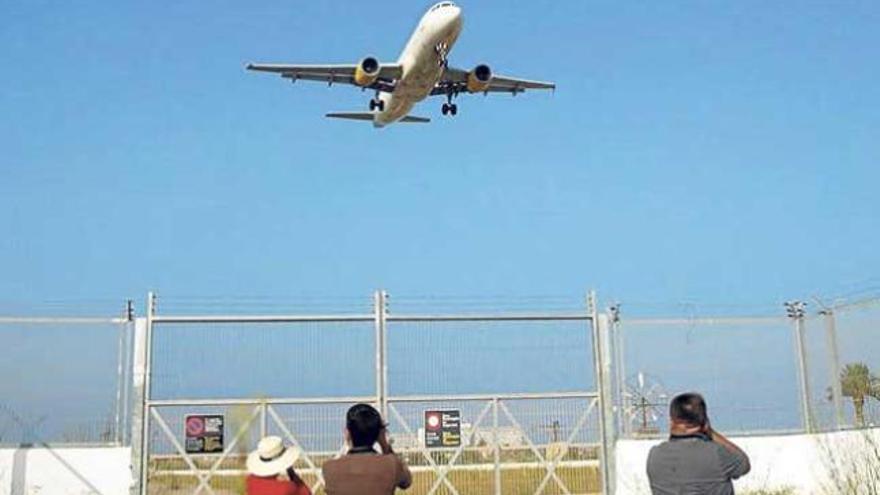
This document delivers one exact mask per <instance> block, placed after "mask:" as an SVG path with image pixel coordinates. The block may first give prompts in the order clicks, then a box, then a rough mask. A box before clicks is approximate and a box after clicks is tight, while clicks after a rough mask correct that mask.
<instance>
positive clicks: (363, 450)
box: [348, 446, 378, 454]
mask: <svg viewBox="0 0 880 495" xmlns="http://www.w3.org/2000/svg"><path fill="white" fill-rule="evenodd" d="M348 453H349V454H378V452H376V450H375V449H373V447H372V446H369V447H352V448H350V449H348Z"/></svg>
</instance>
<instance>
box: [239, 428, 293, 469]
mask: <svg viewBox="0 0 880 495" xmlns="http://www.w3.org/2000/svg"><path fill="white" fill-rule="evenodd" d="M297 459H299V449H297V448H296V447H285V446H284V442H282V441H281V437H275V436H272V437H265V438H263V439H262V440H260V443H258V444H257V450H255V451H253V452H251V453H250V454H249V455H248V458H247V470H248V472H249V473H250V474H253V475H254V476H262V477H265V476H275V475H278V474H281V473H283V472H284V471H286V470H287V468H289V467H291V466H293V464H294V463H295V462H296V460H297Z"/></svg>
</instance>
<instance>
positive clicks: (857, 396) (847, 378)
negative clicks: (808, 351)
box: [840, 363, 880, 428]
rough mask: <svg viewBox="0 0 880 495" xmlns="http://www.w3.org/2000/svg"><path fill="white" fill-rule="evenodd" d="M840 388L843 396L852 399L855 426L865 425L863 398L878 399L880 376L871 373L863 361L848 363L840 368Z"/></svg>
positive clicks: (879, 398) (879, 394)
mask: <svg viewBox="0 0 880 495" xmlns="http://www.w3.org/2000/svg"><path fill="white" fill-rule="evenodd" d="M840 389H841V393H842V394H843V396H844V397H849V398H851V399H852V402H853V408H854V409H855V412H856V427H857V428H862V427H864V426H865V399H866V398H868V397H873V398H874V399H877V400H880V378H877V376H875V375H872V374H871V371H870V370H869V369H868V365H866V364H865V363H850V364H847V365H846V366H844V367H843V369H842V370H840Z"/></svg>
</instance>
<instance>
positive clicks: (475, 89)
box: [467, 64, 492, 93]
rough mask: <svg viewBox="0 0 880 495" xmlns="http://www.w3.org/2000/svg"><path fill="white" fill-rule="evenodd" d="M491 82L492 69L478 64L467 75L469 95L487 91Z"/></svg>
mask: <svg viewBox="0 0 880 495" xmlns="http://www.w3.org/2000/svg"><path fill="white" fill-rule="evenodd" d="M491 82H492V69H490V68H489V66H488V65H486V64H480V65H478V66H476V67H474V70H472V71H470V72H469V73H468V78H467V89H468V91H470V92H471V93H481V92H483V91H486V90H487V89H489V84H490V83H491Z"/></svg>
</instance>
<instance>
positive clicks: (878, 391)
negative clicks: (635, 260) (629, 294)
mask: <svg viewBox="0 0 880 495" xmlns="http://www.w3.org/2000/svg"><path fill="white" fill-rule="evenodd" d="M612 309H614V315H613V319H614V324H613V325H612V326H613V332H612V335H613V338H612V341H613V345H612V347H613V353H614V358H615V359H614V376H615V380H614V399H613V400H614V403H615V411H616V420H617V429H618V432H619V436H620V437H622V438H656V437H660V436H662V435H664V434H665V432H666V424H667V422H668V417H667V414H668V413H667V409H668V402H669V399H671V398H672V397H673V396H674V395H676V394H678V393H681V392H685V391H699V392H701V393H703V394H704V396H705V397H706V399H707V403H708V405H709V408H710V416H711V418H712V421H713V426H714V427H716V428H718V429H719V430H721V431H724V432H725V433H731V434H737V435H772V434H787V433H812V432H820V431H832V430H839V429H848V428H854V427H863V426H876V425H877V424H880V407H878V406H880V382H878V381H877V380H876V375H877V372H878V371H880V299H867V300H864V301H859V302H855V303H837V304H831V305H825V304H822V303H821V302H820V301H814V302H811V304H810V305H809V306H808V305H807V303H803V302H798V301H792V302H790V303H786V304H785V305H782V306H780V307H779V310H778V314H777V315H771V316H766V315H765V316H753V317H738V316H736V317H731V316H720V317H719V316H689V317H683V318H650V319H648V318H628V317H626V316H625V315H621V314H620V312H619V311H617V309H616V308H612ZM859 365H864V367H865V368H866V369H867V371H868V374H867V375H866V378H864V379H863V378H860V375H858V370H859V368H858V366H859ZM865 368H862V369H863V370H864V369H865ZM871 377H874V378H873V379H872V378H871ZM860 390H861V391H860ZM856 404H859V405H858V406H856ZM857 408H858V409H859V412H858V413H856V409H857Z"/></svg>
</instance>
